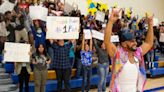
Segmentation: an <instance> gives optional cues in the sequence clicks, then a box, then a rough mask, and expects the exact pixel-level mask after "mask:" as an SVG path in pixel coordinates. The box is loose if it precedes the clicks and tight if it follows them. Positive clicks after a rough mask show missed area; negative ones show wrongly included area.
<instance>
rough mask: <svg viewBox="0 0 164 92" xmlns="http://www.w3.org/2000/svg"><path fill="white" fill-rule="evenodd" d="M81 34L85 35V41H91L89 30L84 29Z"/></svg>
mask: <svg viewBox="0 0 164 92" xmlns="http://www.w3.org/2000/svg"><path fill="white" fill-rule="evenodd" d="M83 32H84V34H85V39H91V38H92V36H91V30H90V29H84V30H83Z"/></svg>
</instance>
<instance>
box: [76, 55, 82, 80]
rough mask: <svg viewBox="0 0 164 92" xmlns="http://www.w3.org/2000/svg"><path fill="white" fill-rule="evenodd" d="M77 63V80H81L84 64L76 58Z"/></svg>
mask: <svg viewBox="0 0 164 92" xmlns="http://www.w3.org/2000/svg"><path fill="white" fill-rule="evenodd" d="M76 63H77V73H76V78H80V75H81V69H82V63H81V60H80V58H76Z"/></svg>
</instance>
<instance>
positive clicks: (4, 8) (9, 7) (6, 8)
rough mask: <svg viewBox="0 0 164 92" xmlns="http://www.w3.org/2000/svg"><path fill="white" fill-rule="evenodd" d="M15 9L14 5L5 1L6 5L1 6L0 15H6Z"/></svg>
mask: <svg viewBox="0 0 164 92" xmlns="http://www.w3.org/2000/svg"><path fill="white" fill-rule="evenodd" d="M13 8H14V4H13V3H10V2H9V1H7V0H4V3H2V5H0V13H3V14H4V13H5V12H6V11H12V10H13Z"/></svg>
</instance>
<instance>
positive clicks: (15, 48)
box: [4, 42, 30, 62]
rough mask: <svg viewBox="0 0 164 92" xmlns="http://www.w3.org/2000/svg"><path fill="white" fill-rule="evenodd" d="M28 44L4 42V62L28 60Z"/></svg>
mask: <svg viewBox="0 0 164 92" xmlns="http://www.w3.org/2000/svg"><path fill="white" fill-rule="evenodd" d="M29 52H30V44H23V43H11V42H5V54H4V61H5V62H30V55H29Z"/></svg>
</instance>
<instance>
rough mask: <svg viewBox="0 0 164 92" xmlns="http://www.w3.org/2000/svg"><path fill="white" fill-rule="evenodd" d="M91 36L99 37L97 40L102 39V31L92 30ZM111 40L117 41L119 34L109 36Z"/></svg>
mask: <svg viewBox="0 0 164 92" xmlns="http://www.w3.org/2000/svg"><path fill="white" fill-rule="evenodd" d="M92 37H93V38H96V39H99V40H104V33H101V32H98V31H96V30H92ZM111 42H119V36H118V35H112V36H111Z"/></svg>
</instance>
